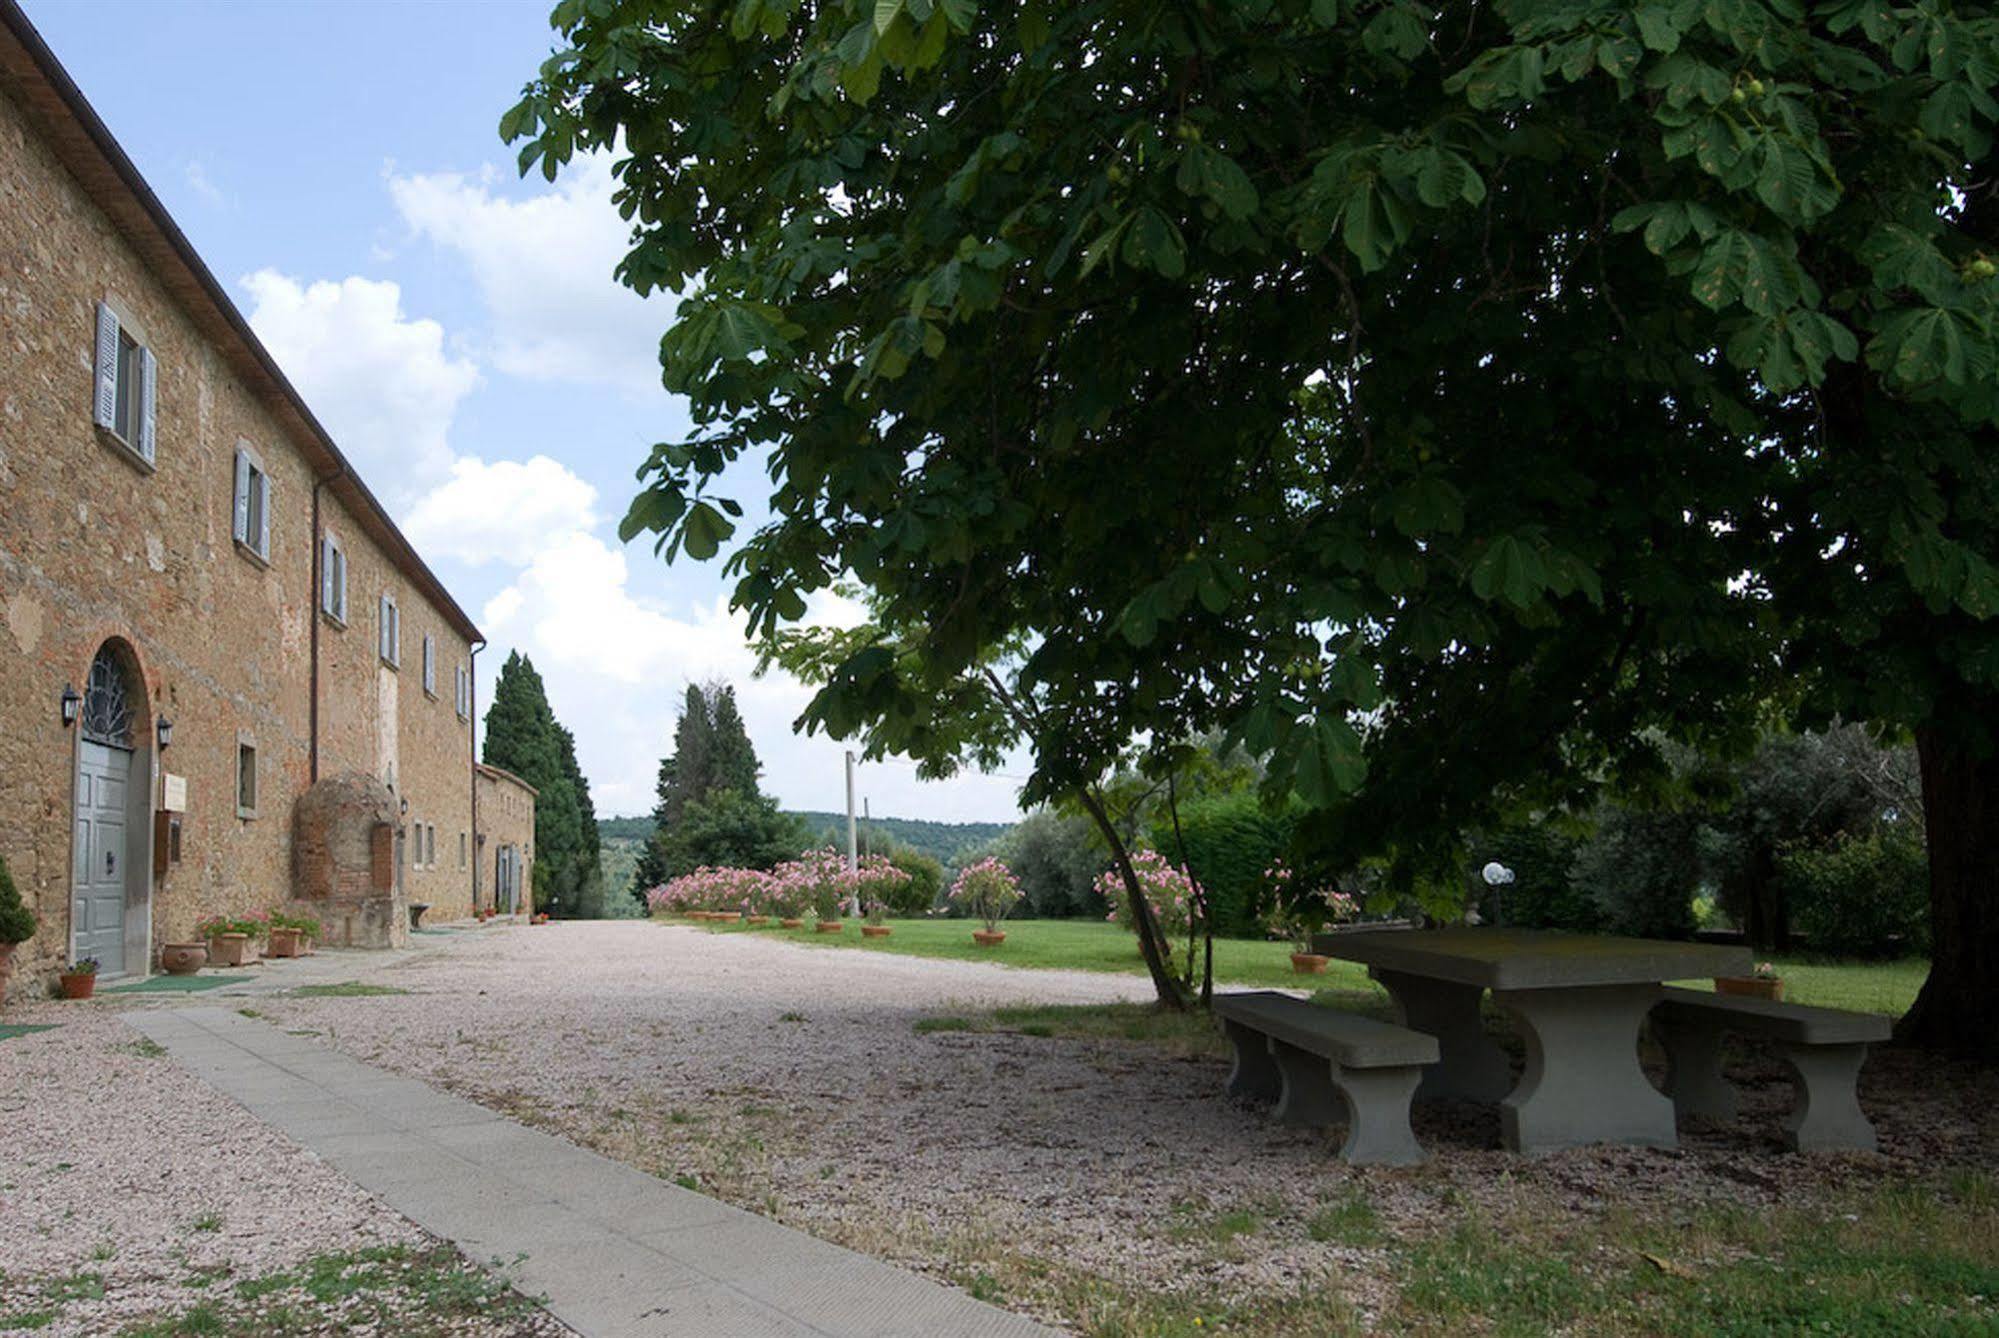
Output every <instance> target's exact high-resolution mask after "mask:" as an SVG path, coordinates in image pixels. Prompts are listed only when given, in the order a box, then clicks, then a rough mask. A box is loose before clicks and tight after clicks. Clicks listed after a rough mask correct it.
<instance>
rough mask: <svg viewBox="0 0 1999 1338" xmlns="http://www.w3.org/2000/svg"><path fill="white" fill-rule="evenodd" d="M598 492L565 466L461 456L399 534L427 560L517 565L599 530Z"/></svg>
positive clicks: (537, 459)
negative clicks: (558, 541)
mask: <svg viewBox="0 0 1999 1338" xmlns="http://www.w3.org/2000/svg"><path fill="white" fill-rule="evenodd" d="M596 503H597V490H596V489H595V488H593V487H591V486H590V485H589V484H588V483H585V482H584V481H583V480H582V479H580V478H578V477H577V476H576V475H575V474H574V473H572V472H571V471H570V470H569V468H568V467H567V466H566V465H563V464H560V463H558V462H557V461H554V460H551V459H549V458H548V457H547V456H545V455H537V456H534V457H532V458H531V459H529V460H528V461H527V462H526V463H525V464H522V463H520V462H518V461H514V460H495V461H493V462H492V463H491V464H488V463H487V462H486V461H484V460H481V459H479V458H478V457H477V456H470V455H461V456H459V457H458V459H457V460H456V461H455V462H454V463H453V464H452V466H451V477H450V478H449V479H448V480H447V481H446V482H445V483H443V484H442V485H440V486H439V487H437V488H434V489H432V490H431V491H430V492H428V493H426V494H424V496H423V497H421V498H420V499H418V501H417V503H416V505H415V506H413V507H412V508H410V512H409V518H408V520H407V521H405V522H404V524H403V530H404V532H405V533H406V534H408V535H409V537H410V541H411V542H412V543H414V544H415V545H416V546H417V547H418V548H419V549H421V550H423V552H425V553H426V554H431V555H436V556H445V557H454V558H457V559H458V560H460V561H461V562H467V563H471V564H473V565H475V566H477V565H481V564H484V563H488V562H507V561H512V562H519V561H520V560H521V559H522V557H523V556H524V555H525V554H528V553H533V552H536V551H537V550H539V549H540V547H541V546H542V544H543V543H545V542H547V541H548V540H550V539H552V538H554V537H555V536H558V535H566V534H568V533H570V532H571V531H576V530H588V529H589V528H590V527H591V526H592V525H594V524H595V523H596V520H597V517H596V512H595V507H596Z"/></svg>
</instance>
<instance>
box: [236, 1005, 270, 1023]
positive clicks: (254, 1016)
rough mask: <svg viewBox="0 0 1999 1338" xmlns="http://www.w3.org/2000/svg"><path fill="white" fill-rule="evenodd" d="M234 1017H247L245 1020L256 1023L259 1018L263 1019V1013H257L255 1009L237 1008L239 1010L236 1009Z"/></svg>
mask: <svg viewBox="0 0 1999 1338" xmlns="http://www.w3.org/2000/svg"><path fill="white" fill-rule="evenodd" d="M236 1016H237V1017H247V1018H249V1019H250V1020H251V1021H252V1022H255V1021H257V1020H258V1019H259V1018H261V1017H263V1016H264V1014H263V1013H261V1012H259V1011H258V1010H257V1009H255V1008H239V1009H237V1010H236Z"/></svg>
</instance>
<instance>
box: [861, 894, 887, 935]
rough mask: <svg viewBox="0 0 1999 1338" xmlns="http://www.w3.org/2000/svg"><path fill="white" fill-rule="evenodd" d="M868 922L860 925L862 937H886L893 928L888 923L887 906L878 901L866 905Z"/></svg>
mask: <svg viewBox="0 0 1999 1338" xmlns="http://www.w3.org/2000/svg"><path fill="white" fill-rule="evenodd" d="M867 917H868V922H867V923H866V924H864V925H862V926H861V937H862V938H887V937H888V936H889V935H890V934H893V933H894V932H895V930H894V929H893V928H892V927H891V926H890V925H889V923H888V907H887V906H885V905H883V904H882V903H881V902H879V901H870V902H869V903H868V906H867Z"/></svg>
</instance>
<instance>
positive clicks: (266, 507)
mask: <svg viewBox="0 0 1999 1338" xmlns="http://www.w3.org/2000/svg"><path fill="white" fill-rule="evenodd" d="M257 556H259V557H261V558H264V559H266V560H268V559H269V558H270V556H271V476H270V475H269V474H266V473H265V472H264V471H263V470H261V469H260V470H258V471H257Z"/></svg>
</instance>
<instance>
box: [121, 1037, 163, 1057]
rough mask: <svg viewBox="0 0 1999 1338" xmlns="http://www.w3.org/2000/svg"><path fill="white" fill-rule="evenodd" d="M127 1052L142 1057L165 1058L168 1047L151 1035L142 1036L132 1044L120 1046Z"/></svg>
mask: <svg viewBox="0 0 1999 1338" xmlns="http://www.w3.org/2000/svg"><path fill="white" fill-rule="evenodd" d="M119 1048H120V1049H122V1050H123V1051H124V1052H125V1053H126V1054H128V1055H137V1056H138V1057H139V1058H141V1059H165V1058H166V1057H167V1048H166V1047H165V1046H164V1045H161V1044H160V1043H159V1042H158V1041H156V1040H154V1039H153V1038H152V1037H150V1036H141V1037H140V1038H139V1039H138V1040H136V1041H134V1042H132V1043H131V1044H130V1045H126V1046H120V1047H119Z"/></svg>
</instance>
